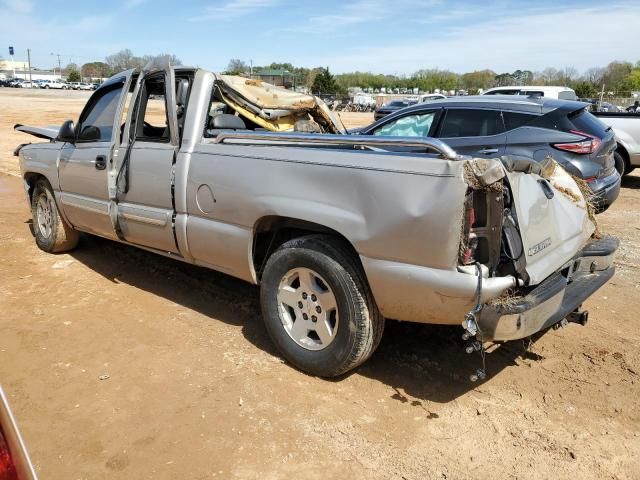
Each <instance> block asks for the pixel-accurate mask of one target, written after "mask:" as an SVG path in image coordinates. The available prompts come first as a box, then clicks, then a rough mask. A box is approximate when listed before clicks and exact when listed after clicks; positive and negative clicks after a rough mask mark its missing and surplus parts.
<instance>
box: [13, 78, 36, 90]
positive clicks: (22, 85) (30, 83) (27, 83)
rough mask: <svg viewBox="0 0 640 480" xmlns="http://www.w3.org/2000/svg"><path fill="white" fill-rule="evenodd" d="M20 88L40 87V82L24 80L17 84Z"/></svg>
mask: <svg viewBox="0 0 640 480" xmlns="http://www.w3.org/2000/svg"><path fill="white" fill-rule="evenodd" d="M16 86H17V87H19V88H38V84H37V83H36V82H34V81H29V80H23V81H22V82H20V83H18V84H17V85H16Z"/></svg>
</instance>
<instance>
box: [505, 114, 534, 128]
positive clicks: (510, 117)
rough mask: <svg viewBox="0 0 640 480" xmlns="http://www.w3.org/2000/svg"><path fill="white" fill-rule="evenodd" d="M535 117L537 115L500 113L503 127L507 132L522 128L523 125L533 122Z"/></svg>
mask: <svg viewBox="0 0 640 480" xmlns="http://www.w3.org/2000/svg"><path fill="white" fill-rule="evenodd" d="M536 117H537V115H532V114H530V113H520V112H502V118H504V126H505V129H506V130H507V131H509V130H513V129H514V128H518V127H522V126H523V125H526V124H527V123H529V122H531V121H533V120H535V119H536Z"/></svg>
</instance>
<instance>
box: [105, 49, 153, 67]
mask: <svg viewBox="0 0 640 480" xmlns="http://www.w3.org/2000/svg"><path fill="white" fill-rule="evenodd" d="M105 61H106V62H107V64H108V65H109V67H111V70H112V71H113V72H122V71H123V70H129V69H130V68H142V67H143V66H144V65H143V64H142V63H143V60H142V59H141V58H140V57H136V56H135V55H134V54H133V52H132V51H131V50H129V49H128V48H125V49H124V50H120V51H119V52H118V53H114V54H113V55H109V56H108V57H106V58H105Z"/></svg>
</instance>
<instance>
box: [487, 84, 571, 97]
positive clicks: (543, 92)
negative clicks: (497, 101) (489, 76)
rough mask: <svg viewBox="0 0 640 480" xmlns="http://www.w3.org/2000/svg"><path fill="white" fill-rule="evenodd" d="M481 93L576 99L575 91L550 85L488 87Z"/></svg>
mask: <svg viewBox="0 0 640 480" xmlns="http://www.w3.org/2000/svg"><path fill="white" fill-rule="evenodd" d="M483 95H524V96H538V97H547V98H557V99H559V100H577V99H578V97H577V95H576V92H575V91H574V90H573V89H572V88H569V87H550V86H537V85H536V86H527V87H525V86H522V87H518V86H513V87H495V88H490V89H489V90H487V91H486V92H484V93H483Z"/></svg>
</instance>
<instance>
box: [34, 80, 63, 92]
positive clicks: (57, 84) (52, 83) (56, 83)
mask: <svg viewBox="0 0 640 480" xmlns="http://www.w3.org/2000/svg"><path fill="white" fill-rule="evenodd" d="M39 84H40V88H55V89H56V90H66V89H67V88H68V85H67V84H66V83H62V82H61V81H60V80H42V81H41V82H39Z"/></svg>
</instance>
